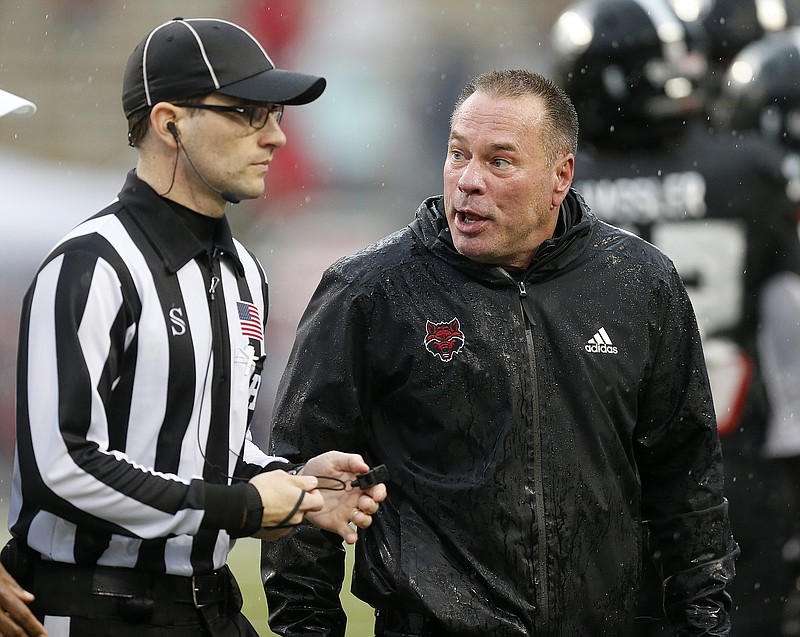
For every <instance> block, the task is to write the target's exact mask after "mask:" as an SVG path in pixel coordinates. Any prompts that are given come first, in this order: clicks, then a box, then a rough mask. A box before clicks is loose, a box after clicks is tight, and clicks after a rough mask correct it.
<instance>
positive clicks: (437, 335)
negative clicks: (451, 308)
mask: <svg viewBox="0 0 800 637" xmlns="http://www.w3.org/2000/svg"><path fill="white" fill-rule="evenodd" d="M425 328H426V329H427V331H428V333H427V335H426V336H425V349H427V350H428V351H429V352H430V353H431V354H433V355H434V356H435V357H436V358H438V359H440V360H442V361H444V362H445V363H446V362H448V361H450V360H452V358H453V356H454V355H455V354H458V353H459V352H460V351H461V349H462V348H463V347H464V334H463V332H462V331H461V324H460V323H459V322H458V319H457V318H454V319H453V320H452V321H449V322H448V321H445V322H444V323H434V322H432V321H428V323H427V325H426V326H425Z"/></svg>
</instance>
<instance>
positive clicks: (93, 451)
mask: <svg viewBox="0 0 800 637" xmlns="http://www.w3.org/2000/svg"><path fill="white" fill-rule="evenodd" d="M227 235H228V236H227V237H226V240H225V242H224V244H225V245H223V246H222V247H223V249H222V250H221V253H220V254H219V256H218V257H217V258H214V259H212V258H210V257H209V256H208V254H207V252H206V251H205V249H204V248H202V246H201V245H200V244H199V242H198V241H197V240H196V239H195V238H194V237H193V235H191V233H190V232H189V231H188V229H186V228H185V227H182V226H181V222H180V220H179V219H177V218H176V216H175V215H174V213H173V212H172V211H171V210H170V209H169V208H168V207H167V206H166V205H165V204H164V203H163V202H162V201H161V200H160V198H158V196H157V195H156V194H155V193H154V192H153V191H152V190H151V189H150V188H149V187H147V186H146V185H145V184H144V183H143V182H141V181H139V180H138V179H137V178H136V177H135V176H134V175H132V174H131V175H130V176H129V178H128V182H127V183H126V185H125V188H124V189H123V191H122V192H121V193H120V198H119V199H118V200H117V201H116V202H114V203H112V204H111V205H110V206H109V207H108V208H107V209H106V210H104V211H103V212H101V213H100V214H98V215H97V216H95V217H93V218H92V219H90V220H87V221H86V222H84V223H83V224H81V225H80V226H78V227H77V228H76V229H75V230H74V231H73V232H71V233H70V234H69V235H68V236H67V237H65V238H64V240H63V241H62V242H61V243H60V244H59V245H58V246H57V247H56V248H55V249H54V250H53V251H52V252H51V253H50V255H49V256H48V257H47V259H46V260H45V262H44V263H43V265H42V266H41V268H40V269H39V271H38V273H37V275H36V277H35V279H34V281H33V283H32V285H31V287H30V289H29V291H28V294H27V296H26V298H25V302H24V307H23V313H22V321H21V328H20V351H19V362H18V396H17V402H18V415H17V458H16V466H15V472H14V484H13V490H12V491H13V492H12V505H11V514H10V526H11V530H12V533H13V534H14V535H16V536H20V537H22V538H23V539H24V541H25V542H26V543H27V545H28V546H30V547H31V548H33V549H35V550H37V551H39V552H40V553H42V554H43V555H44V556H46V557H48V558H51V559H55V560H59V561H64V562H80V563H101V564H105V565H112V566H126V567H137V568H145V569H151V570H156V571H165V572H168V573H172V574H179V575H188V574H191V573H194V572H203V571H207V570H208V569H210V568H219V567H221V566H222V565H223V564H224V563H225V560H226V557H227V553H228V550H229V547H230V537H229V536H228V534H227V533H226V532H225V531H223V530H219V529H217V528H205V526H204V527H203V528H202V529H201V524H202V523H203V520H204V516H205V515H206V509H205V506H206V503H207V501H208V498H209V490H210V489H213V488H216V489H219V488H226V487H225V486H224V485H228V484H230V483H231V479H230V478H229V476H237V477H241V478H243V479H246V478H248V477H250V476H252V475H254V474H255V473H257V472H258V471H259V470H260V469H261V467H263V466H264V465H266V464H268V463H269V462H271V461H273V460H275V458H272V457H270V456H267V455H266V454H264V453H263V452H262V451H261V450H259V449H258V448H257V447H256V446H255V445H254V444H253V443H252V440H251V438H250V434H249V420H250V417H251V415H252V407H253V399H254V396H255V394H256V393H257V390H258V385H259V382H260V372H261V367H262V365H263V361H264V347H263V345H264V344H263V340H261V339H257V338H252V337H248V336H245V335H243V333H242V329H241V324H240V319H239V316H238V312H237V306H236V302H237V301H246V302H250V303H252V304H254V305H255V306H256V307H257V308H258V310H259V315H260V317H261V319H262V321H263V322H265V321H266V314H267V283H266V277H265V275H264V272H263V270H262V268H261V265H260V264H259V263H258V261H257V260H256V259H255V257H254V256H253V255H252V254H250V253H249V252H248V251H247V250H245V249H244V247H243V246H242V245H241V244H239V243H238V242H237V241H235V240H234V239H233V238H232V237H231V236H230V233H229V232H228V233H227ZM217 279H218V282H217V281H216V280H217ZM212 280H213V281H214V285H213V287H214V292H213V294H210V293H209V290H210V289H211V287H212ZM217 485H219V486H217ZM239 515H241V511H239Z"/></svg>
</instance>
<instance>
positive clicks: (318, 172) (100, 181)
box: [0, 0, 567, 637]
mask: <svg viewBox="0 0 800 637" xmlns="http://www.w3.org/2000/svg"><path fill="white" fill-rule="evenodd" d="M566 4H567V3H566V2H565V1H564V0H552V1H550V2H537V3H532V2H522V1H520V0H487V1H484V0H476V1H464V0H435V1H431V0H404V1H403V2H371V1H369V0H193V1H192V0H162V1H161V2H131V1H130V0H17V1H10V0H0V88H2V89H5V90H8V91H11V92H14V93H17V94H20V95H23V96H25V97H27V98H28V99H31V100H33V101H34V102H36V104H37V106H38V109H39V110H38V112H37V114H36V115H35V116H34V117H32V118H28V119H22V118H16V117H5V118H3V119H2V120H0V185H1V188H2V197H1V198H0V202H2V203H0V206H2V218H3V221H2V227H4V228H5V230H4V231H3V233H4V236H5V237H6V239H5V243H4V246H3V248H2V250H0V295H1V296H0V298H2V304H0V357H1V358H0V360H2V365H0V519H1V520H2V522H0V542H2V543H4V542H5V540H6V538H7V537H8V533H7V528H6V508H7V505H8V492H9V481H10V475H11V462H12V456H13V444H14V426H13V414H14V374H15V356H16V339H17V330H18V314H19V308H20V303H21V299H22V296H23V294H24V291H25V288H26V287H27V284H28V282H29V280H30V278H31V276H32V274H33V272H34V270H35V268H36V266H37V265H38V263H39V260H40V259H41V258H42V257H43V256H44V254H45V253H46V251H47V249H48V248H49V247H50V246H51V245H52V244H53V243H54V242H55V241H56V240H57V239H58V238H59V237H60V236H61V235H62V234H63V233H64V232H66V231H67V230H68V229H69V228H71V227H72V226H73V225H75V224H76V223H77V222H78V221H80V220H81V219H83V218H85V217H87V216H89V215H91V214H93V213H94V212H96V211H97V210H99V209H100V208H102V207H103V206H104V205H105V204H106V203H107V202H109V201H110V200H111V199H112V198H113V197H114V196H115V195H116V193H117V191H118V189H119V187H120V186H121V185H122V182H123V179H124V175H125V173H126V171H127V170H129V169H130V168H131V167H132V166H133V165H134V163H135V152H134V151H133V150H132V149H130V148H128V147H127V143H126V132H127V129H126V123H125V119H124V117H123V114H122V109H121V106H120V94H121V88H120V87H121V81H122V71H123V68H124V65H125V61H126V60H127V57H128V55H129V53H130V52H131V51H132V50H133V47H134V46H135V45H136V43H137V42H138V41H139V40H140V39H141V38H142V37H143V36H144V35H145V34H146V33H147V32H148V31H149V30H150V29H151V28H153V27H154V26H156V25H158V24H160V23H162V22H164V21H167V20H169V19H171V18H173V17H176V16H182V17H219V18H224V19H231V20H234V21H236V22H238V23H239V24H242V25H243V26H245V27H247V28H248V29H250V30H251V31H252V32H253V33H254V34H255V35H257V37H259V38H260V39H261V40H262V42H263V43H264V44H265V48H266V49H267V51H268V52H269V53H270V55H271V56H272V57H273V59H274V60H275V62H276V64H277V65H278V66H279V67H283V68H293V69H297V70H302V71H306V72H309V73H315V74H319V75H324V76H325V77H326V78H327V79H328V88H327V90H326V92H325V93H324V94H323V96H322V98H320V99H319V100H317V101H316V102H314V103H313V104H311V105H309V106H304V107H300V108H295V107H290V108H288V109H287V113H286V117H285V118H284V129H285V131H286V133H287V136H288V138H289V143H288V146H287V147H286V148H284V149H282V150H281V151H280V152H279V153H278V154H277V156H276V160H275V161H274V163H273V164H272V166H271V168H270V174H269V176H268V178H267V194H266V196H265V197H264V198H263V199H260V200H258V201H254V202H245V203H242V204H240V205H238V206H236V207H231V208H230V210H229V216H230V220H231V222H232V224H233V225H234V227H235V229H236V232H237V234H238V236H239V237H240V238H243V239H244V241H245V243H247V244H248V246H249V247H250V248H251V249H253V250H254V251H255V252H256V254H257V255H258V256H259V258H260V259H261V260H262V262H263V264H264V266H265V268H266V270H267V274H268V277H269V279H270V293H271V307H270V315H269V323H268V326H267V338H268V341H269V345H268V351H269V354H270V359H269V364H268V369H267V373H266V375H265V379H264V380H265V382H264V385H263V386H262V393H261V397H260V406H259V419H258V422H259V427H260V429H259V431H258V432H257V436H258V438H259V441H260V442H262V443H264V444H265V443H266V440H267V438H268V433H269V432H268V423H269V418H270V415H271V408H272V402H273V399H274V395H275V389H276V385H277V382H278V379H279V376H280V373H281V371H282V369H283V366H284V364H285V362H286V358H287V357H288V353H289V349H290V347H291V343H292V339H293V336H294V330H295V328H296V325H297V322H298V320H299V317H300V313H301V312H302V310H303V308H304V307H305V304H306V302H307V301H308V298H309V297H310V295H311V293H312V292H313V289H314V288H315V287H316V285H317V283H318V281H319V278H320V275H321V273H322V270H323V269H324V268H325V267H326V266H327V265H329V264H330V263H331V262H333V261H334V260H335V259H336V258H338V257H339V256H342V255H344V254H347V253H349V252H352V251H354V250H356V249H358V248H360V247H362V246H363V245H366V244H367V243H369V242H371V241H373V240H375V239H377V238H379V237H381V236H383V235H384V234H387V233H388V232H390V231H392V230H394V229H397V228H399V227H401V226H403V225H405V224H406V223H408V222H409V221H410V220H411V219H412V217H413V212H414V210H415V209H416V207H417V204H418V203H419V202H420V201H421V200H422V198H423V197H425V196H428V195H431V194H436V193H438V192H440V189H441V186H440V181H441V164H442V160H443V159H444V153H445V148H446V140H447V133H448V118H449V115H450V108H451V105H452V102H453V100H454V99H455V96H456V94H457V92H458V91H459V89H460V88H461V86H463V84H464V83H465V82H466V81H467V79H468V78H469V77H471V76H472V75H474V74H475V73H478V72H482V71H485V70H489V69H492V68H500V67H524V68H529V69H532V70H536V71H541V72H544V73H548V72H549V70H550V53H549V46H548V44H547V40H548V33H549V31H550V28H551V26H552V23H553V21H554V19H555V17H556V16H557V15H558V13H559V12H560V11H561V10H562V9H563V7H564V6H566ZM232 565H233V567H234V569H235V570H236V572H237V575H238V577H239V579H240V582H241V584H242V587H243V589H244V592H245V596H246V597H247V602H246V611H247V614H248V616H249V617H250V618H251V619H252V620H253V621H254V623H256V624H257V625H258V626H259V628H260V630H261V631H262V634H264V635H272V633H271V632H269V630H268V628H267V627H266V613H265V602H264V596H263V591H261V590H260V585H259V574H258V542H256V541H255V540H245V541H242V542H240V543H239V545H237V547H236V549H235V550H234V554H233V557H232ZM343 597H344V598H345V601H346V607H347V610H348V614H349V616H350V622H349V628H348V636H353V637H355V636H357V635H358V636H363V635H369V634H372V633H371V625H372V620H371V614H370V611H369V609H368V608H366V607H365V606H364V605H363V604H360V603H358V602H356V601H355V600H353V599H352V596H350V595H349V593H348V592H347V586H346V587H345V591H344V592H343Z"/></svg>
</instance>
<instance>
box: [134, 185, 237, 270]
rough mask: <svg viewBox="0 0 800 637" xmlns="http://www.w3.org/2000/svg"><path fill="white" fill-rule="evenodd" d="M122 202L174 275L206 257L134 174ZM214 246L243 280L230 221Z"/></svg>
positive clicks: (222, 227) (182, 225)
mask: <svg viewBox="0 0 800 637" xmlns="http://www.w3.org/2000/svg"><path fill="white" fill-rule="evenodd" d="M119 200H120V203H121V204H122V205H123V207H124V208H125V210H126V211H127V212H128V213H129V214H130V216H131V219H133V221H134V222H135V223H136V225H137V226H138V227H139V228H140V229H141V231H142V233H143V234H144V236H145V237H147V239H148V241H149V242H150V244H151V245H152V246H153V249H154V250H155V251H156V253H157V254H158V256H159V257H160V258H161V260H162V262H163V263H164V266H165V267H166V269H167V271H168V272H170V273H171V274H174V273H176V272H177V271H178V270H180V269H181V268H182V267H183V266H184V265H186V264H187V263H188V262H189V261H191V260H192V259H194V258H195V257H198V256H202V255H205V254H206V248H205V247H204V246H203V245H202V244H201V243H200V241H198V240H197V238H196V237H195V236H194V234H193V233H192V231H191V230H190V229H189V228H188V227H187V226H186V224H185V223H184V222H183V221H182V220H181V218H180V217H179V216H178V215H177V214H175V212H174V211H173V210H172V209H171V208H170V207H169V204H167V203H166V202H165V201H164V200H163V199H162V198H161V197H160V196H159V195H158V194H157V193H156V192H155V191H154V190H153V189H152V188H151V187H150V185H148V184H147V183H146V182H144V181H142V180H141V179H139V178H138V177H137V176H136V171H135V170H131V171H130V172H129V173H128V176H127V179H126V180H125V185H124V186H123V187H122V190H121V191H120V193H119ZM214 243H215V248H216V249H217V250H218V251H219V252H220V253H221V254H222V255H223V258H225V257H227V258H229V259H230V260H231V261H232V262H233V267H234V268H235V269H236V271H237V273H238V274H239V276H244V267H243V266H242V263H241V261H240V260H239V255H238V253H237V250H236V245H235V243H234V241H233V235H232V233H231V228H230V224H229V223H228V219H227V217H223V218H222V220H221V223H220V227H219V230H218V234H217V238H216V239H215V242H214Z"/></svg>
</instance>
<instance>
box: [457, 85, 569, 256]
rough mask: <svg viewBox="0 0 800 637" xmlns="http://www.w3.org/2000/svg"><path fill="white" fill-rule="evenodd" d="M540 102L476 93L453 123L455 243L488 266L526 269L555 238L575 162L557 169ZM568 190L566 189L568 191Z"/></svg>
mask: <svg viewBox="0 0 800 637" xmlns="http://www.w3.org/2000/svg"><path fill="white" fill-rule="evenodd" d="M543 112H544V109H543V107H542V105H541V101H540V99H539V98H538V97H536V96H524V97H513V98H512V97H497V96H494V95H489V94H487V93H483V92H480V91H479V92H476V93H474V94H473V95H471V96H470V97H469V98H467V100H466V101H464V103H463V104H462V105H461V107H460V108H459V109H458V111H457V112H456V113H455V115H454V117H453V123H452V126H451V129H450V141H449V146H448V154H447V159H446V161H445V164H444V206H445V213H446V215H447V222H448V225H449V226H450V232H451V233H452V237H453V243H454V245H455V247H456V250H458V251H459V252H460V253H461V254H463V255H464V256H466V257H469V258H470V259H473V260H475V261H480V262H481V263H490V264H493V265H500V266H505V267H510V268H525V267H527V266H528V265H529V264H530V262H531V260H532V259H533V256H534V255H535V254H536V250H537V249H538V247H539V245H540V244H541V243H542V241H544V240H546V239H549V238H550V237H552V236H553V232H554V231H555V226H556V221H557V219H558V207H559V205H560V203H561V201H562V200H563V198H564V194H565V192H566V189H567V188H568V187H569V183H570V182H571V181H572V168H573V157H572V155H571V154H566V155H565V156H564V157H562V158H561V159H559V160H558V161H557V162H556V163H555V165H550V162H548V161H547V157H546V155H545V151H544V146H543V144H542V135H543V126H542V117H543ZM565 184H566V187H565Z"/></svg>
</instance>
